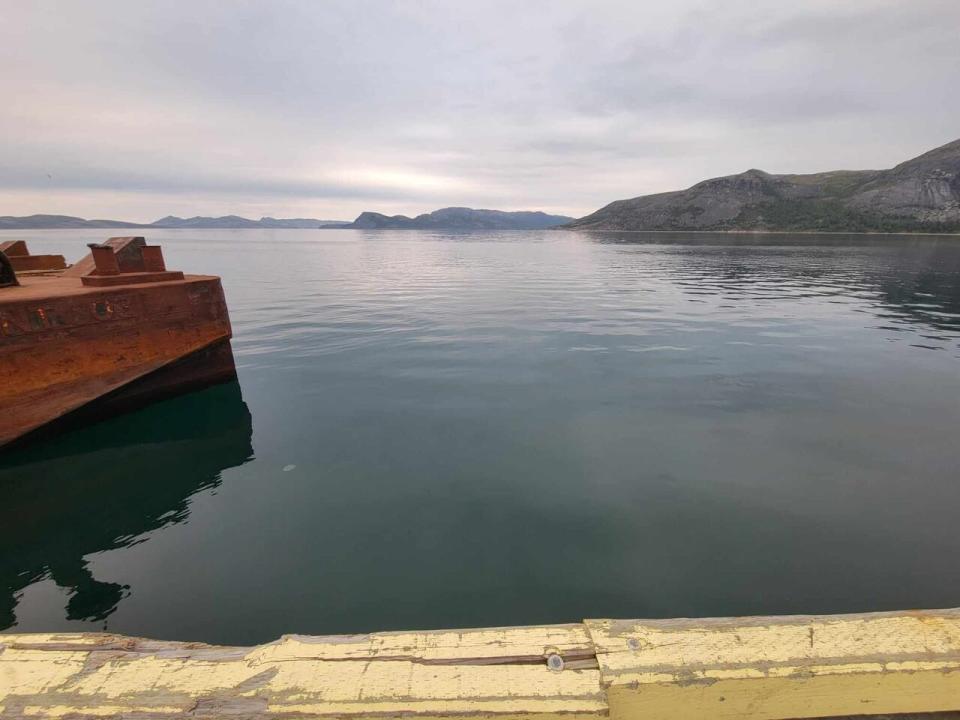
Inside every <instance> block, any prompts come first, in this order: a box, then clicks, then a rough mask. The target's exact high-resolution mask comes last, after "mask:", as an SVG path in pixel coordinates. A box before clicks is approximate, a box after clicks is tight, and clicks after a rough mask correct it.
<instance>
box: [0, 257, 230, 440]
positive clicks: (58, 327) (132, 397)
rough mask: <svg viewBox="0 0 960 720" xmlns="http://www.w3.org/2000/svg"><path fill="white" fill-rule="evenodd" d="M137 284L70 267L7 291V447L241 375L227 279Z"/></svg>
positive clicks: (3, 383)
mask: <svg viewBox="0 0 960 720" xmlns="http://www.w3.org/2000/svg"><path fill="white" fill-rule="evenodd" d="M171 275H172V274H171ZM177 275H178V274H177ZM113 277H114V278H118V279H120V278H123V277H124V276H123V275H118V276H113ZM131 280H134V278H132V277H131ZM137 283H138V284H121V283H117V284H114V285H111V286H106V287H100V286H97V285H87V284H83V283H81V278H77V277H76V276H69V275H66V274H62V273H61V274H58V275H52V276H38V277H30V276H21V277H20V286H19V287H9V288H4V289H3V290H2V291H0V447H2V446H6V445H8V444H10V443H12V442H14V441H17V440H21V439H24V438H26V437H32V436H33V435H34V434H36V433H38V432H40V431H42V430H44V429H47V430H49V429H51V428H57V427H59V426H60V425H61V424H63V423H66V422H69V421H71V420H74V419H77V418H78V417H81V418H90V417H95V416H96V417H98V416H103V415H106V414H112V413H116V412H120V411H124V410H128V409H131V408H134V407H137V406H139V405H142V404H144V403H147V402H150V401H152V400H155V399H157V398H159V397H164V396H169V395H173V394H176V393H179V392H184V391H187V390H192V389H196V388H199V387H203V386H205V385H210V384H213V383H216V382H222V381H226V380H230V379H232V378H234V377H235V376H236V370H235V367H234V363H233V355H232V352H231V349H230V337H231V328H230V320H229V317H228V314H227V306H226V302H225V300H224V295H223V289H222V287H221V284H220V279H219V278H217V277H212V276H197V275H188V276H184V277H182V279H172V280H171V279H167V280H164V281H161V282H143V280H142V278H139V279H137Z"/></svg>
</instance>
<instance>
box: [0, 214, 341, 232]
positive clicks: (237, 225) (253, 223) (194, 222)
mask: <svg viewBox="0 0 960 720" xmlns="http://www.w3.org/2000/svg"><path fill="white" fill-rule="evenodd" d="M349 224H350V223H349V222H348V221H346V220H343V221H339V220H316V219H314V218H272V217H262V218H260V219H259V220H250V219H248V218H245V217H240V216H239V215H225V216H223V217H191V218H181V217H176V216H175V215H167V216H166V217H162V218H160V219H159V220H155V221H154V222H152V223H133V222H124V221H123V220H84V219H83V218H79V217H73V216H71V215H27V216H24V217H13V216H10V215H7V216H2V217H0V230H57V229H69V228H224V229H242V228H277V229H284V228H306V229H310V228H319V227H340V226H344V225H349Z"/></svg>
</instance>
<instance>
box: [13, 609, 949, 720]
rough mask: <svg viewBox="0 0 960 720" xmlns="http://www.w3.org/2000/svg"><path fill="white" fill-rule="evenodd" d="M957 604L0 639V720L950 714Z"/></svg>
mask: <svg viewBox="0 0 960 720" xmlns="http://www.w3.org/2000/svg"><path fill="white" fill-rule="evenodd" d="M958 712H960V609H952V610H924V611H909V612H893V613H871V614H863V615H832V616H790V617H751V618H721V619H694V620H587V621H585V622H583V623H577V624H571V625H548V626H534V627H513V628H490V629H476V630H454V631H429V632H388V633H373V634H369V635H348V636H331V637H310V636H299V635H287V636H284V637H283V638H281V639H280V640H278V641H276V642H273V643H268V644H265V645H260V646H257V647H221V646H212V645H204V644H201V643H187V642H168V641H155V640H144V639H139V638H130V637H124V636H120V635H110V634H93V633H75V634H72V633H49V634H6V635H4V634H0V717H3V718H62V719H63V718H67V719H77V718H84V719H85V718H101V719H102V718H144V719H146V718H150V719H156V718H221V717H229V718H299V719H306V718H400V717H406V718H415V719H424V720H434V719H436V720H440V719H446V718H457V719H458V720H464V719H472V718H477V719H479V718H485V719H490V718H502V719H505V720H507V719H509V720H522V719H524V718H543V719H546V718H557V719H560V718H563V719H564V720H580V719H581V718H583V719H586V718H598V717H604V718H612V719H613V720H619V719H620V718H637V719H638V720H639V719H643V720H667V719H668V718H669V719H670V720H677V719H683V718H697V719H700V718H754V719H756V720H760V719H766V720H774V719H780V718H782V719H784V720H786V719H788V718H813V717H839V716H854V715H856V716H864V715H874V716H877V715H891V714H910V715H917V714H920V713H949V716H951V717H960V715H958V714H956V713H958Z"/></svg>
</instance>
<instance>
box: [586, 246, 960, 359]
mask: <svg viewBox="0 0 960 720" xmlns="http://www.w3.org/2000/svg"><path fill="white" fill-rule="evenodd" d="M589 238H590V240H591V241H593V242H596V243H600V244H616V245H624V246H637V245H651V246H659V247H658V248H657V252H656V253H655V254H653V255H652V256H651V258H650V260H651V264H650V265H648V267H647V268H646V270H647V272H648V273H650V275H652V276H659V277H669V278H671V279H672V281H673V282H674V283H675V284H676V286H677V287H679V288H681V289H683V290H684V291H685V292H686V293H687V294H688V295H693V296H696V295H702V296H718V297H720V298H721V299H723V300H725V301H730V302H751V303H753V302H757V301H765V300H766V301H784V302H787V301H793V300H803V299H805V298H823V299H826V300H829V301H833V302H843V303H854V304H858V305H859V306H860V308H861V310H862V311H866V312H868V313H869V314H870V315H872V316H873V317H875V318H876V319H879V320H880V321H881V325H879V326H878V329H882V330H890V331H903V330H914V331H919V332H920V333H921V338H922V339H921V341H920V342H919V343H918V344H915V345H914V346H915V347H921V348H925V349H931V350H943V349H956V348H957V341H958V340H960V252H958V242H957V240H956V239H954V238H947V239H943V238H924V237H910V236H890V237H883V236H873V237H871V238H869V239H865V238H864V237H862V236H857V235H852V236H851V235H837V236H829V235H828V236H799V238H798V237H797V236H793V238H792V242H791V243H789V244H782V245H775V244H774V245H769V246H767V244H768V243H771V241H773V242H776V241H777V239H778V236H775V235H774V236H771V235H755V236H754V235H735V236H731V235H726V234H710V233H704V234H699V235H690V234H684V233H677V234H673V233H591V234H590V235H589ZM663 246H667V247H672V250H671V251H667V252H664V251H663ZM884 321H888V323H889V324H886V325H884V324H882V323H883V322H884ZM930 332H932V333H933V334H924V333H930ZM926 341H932V342H926Z"/></svg>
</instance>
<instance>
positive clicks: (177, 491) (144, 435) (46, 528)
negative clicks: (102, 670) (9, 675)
mask: <svg viewBox="0 0 960 720" xmlns="http://www.w3.org/2000/svg"><path fill="white" fill-rule="evenodd" d="M252 454H253V449H252V446H251V418H250V411H249V410H248V409H247V405H246V403H244V401H243V397H242V395H241V392H240V386H239V384H237V383H228V384H225V385H218V386H216V387H212V388H208V389H207V390H204V391H202V392H198V393H193V394H190V395H186V396H183V397H179V398H174V399H172V400H168V401H166V402H163V403H159V404H157V405H154V406H152V407H149V408H145V409H143V410H141V411H139V412H136V413H132V414H129V415H125V416H122V417H118V418H114V419H112V420H109V421H106V422H102V423H99V424H95V425H92V426H89V427H86V428H84V429H82V430H78V431H76V432H72V433H69V434H67V435H64V436H62V437H59V438H57V439H55V440H52V441H49V442H44V443H38V444H36V445H32V446H30V447H27V448H24V449H22V450H20V451H17V452H14V453H12V454H10V455H9V456H6V457H4V458H3V459H2V461H0V548H2V552H0V630H2V629H5V628H8V627H11V626H12V625H13V624H14V623H15V622H16V616H15V613H14V610H15V608H16V604H17V594H18V593H19V592H20V591H22V590H23V589H24V588H25V587H27V586H28V585H31V584H32V583H34V582H37V581H39V580H42V579H44V578H46V577H49V578H52V579H53V581H54V582H55V583H56V584H57V585H58V586H60V587H62V588H65V589H67V590H68V591H69V595H70V599H69V601H68V604H67V607H66V617H67V619H68V620H102V619H104V618H106V617H107V616H108V615H110V613H112V612H113V611H114V610H116V608H117V605H118V603H119V602H120V601H121V600H122V599H123V598H124V597H125V595H126V594H127V587H126V586H124V585H119V584H116V583H106V582H100V581H98V580H97V579H96V578H94V577H93V575H92V574H91V573H90V570H89V569H88V566H87V561H86V560H85V559H84V558H85V557H86V556H87V555H90V554H91V553H97V552H102V551H104V550H112V549H115V548H121V547H127V546H130V545H132V544H135V543H137V542H140V541H141V540H142V536H143V534H144V533H147V532H150V531H152V530H156V529H158V528H161V527H163V526H165V525H168V524H170V523H178V522H181V521H183V520H185V519H186V518H187V516H188V514H189V499H190V497H191V496H192V495H194V494H196V493H197V492H199V491H201V490H206V489H208V488H212V487H216V486H217V485H218V484H219V483H220V472H221V471H222V470H224V469H226V468H230V467H234V466H236V465H240V464H242V463H244V462H246V461H247V460H249V459H251V457H252Z"/></svg>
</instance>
